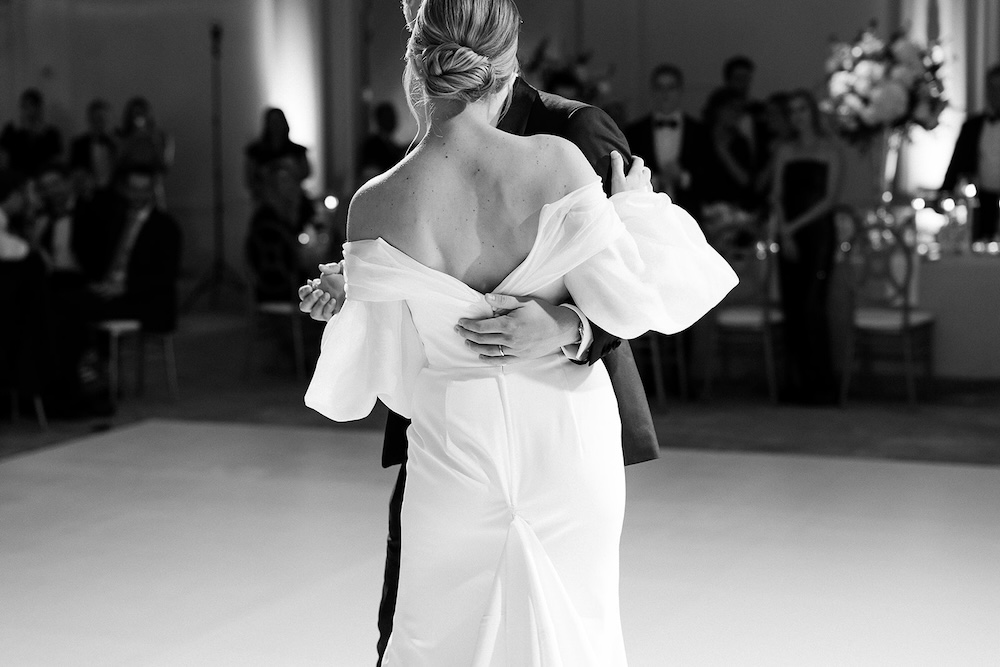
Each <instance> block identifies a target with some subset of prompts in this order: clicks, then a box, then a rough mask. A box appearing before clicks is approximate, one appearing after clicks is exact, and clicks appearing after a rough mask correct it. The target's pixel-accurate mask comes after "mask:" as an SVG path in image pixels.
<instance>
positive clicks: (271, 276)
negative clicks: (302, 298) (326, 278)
mask: <svg viewBox="0 0 1000 667" xmlns="http://www.w3.org/2000/svg"><path fill="white" fill-rule="evenodd" d="M251 227H252V228H251V230H250V233H249V234H248V236H247V239H246V246H245V257H246V264H247V273H248V276H249V278H250V280H249V283H250V286H251V295H250V296H251V300H252V301H255V302H261V301H295V302H298V297H297V295H296V291H297V289H298V286H299V273H300V269H299V264H300V262H299V252H298V245H299V243H298V239H297V238H296V237H295V235H294V233H293V232H292V231H291V230H290V229H289V228H288V227H286V226H284V225H282V224H281V223H280V222H278V221H277V220H273V219H263V220H260V221H255V222H254V223H252V225H251Z"/></svg>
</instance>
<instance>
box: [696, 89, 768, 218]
mask: <svg viewBox="0 0 1000 667" xmlns="http://www.w3.org/2000/svg"><path fill="white" fill-rule="evenodd" d="M743 117H744V115H743V97H742V96H740V94H739V93H738V92H736V91H735V90H732V89H731V88H719V89H718V90H716V91H715V92H714V93H712V94H711V95H710V96H709V98H708V102H707V103H706V104H705V111H704V121H705V126H706V132H707V134H708V150H707V151H706V159H705V187H704V190H703V192H704V201H705V203H706V204H710V203H716V202H724V203H727V204H731V205H733V206H736V207H738V208H741V209H744V210H747V211H749V210H752V209H753V208H754V205H755V202H756V193H755V191H754V186H755V182H756V176H757V169H756V162H755V160H754V151H753V146H752V145H751V143H750V141H749V140H748V139H747V137H746V135H745V134H744V133H743V132H742V131H741V129H740V119H741V118H743Z"/></svg>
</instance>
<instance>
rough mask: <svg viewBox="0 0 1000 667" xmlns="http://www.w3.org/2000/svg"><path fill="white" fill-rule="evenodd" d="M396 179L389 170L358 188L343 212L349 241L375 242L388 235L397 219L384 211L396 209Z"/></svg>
mask: <svg viewBox="0 0 1000 667" xmlns="http://www.w3.org/2000/svg"><path fill="white" fill-rule="evenodd" d="M399 181H400V179H399V178H398V176H397V175H396V174H395V173H394V172H393V170H390V171H388V172H386V173H384V174H379V175H378V176H375V177H374V178H372V179H371V180H369V181H368V182H367V183H365V184H364V185H362V186H361V187H360V188H358V191H357V192H355V193H354V196H353V197H351V205H350V207H349V208H348V209H347V238H348V240H350V241H360V240H363V239H375V238H378V237H379V236H383V235H385V234H386V233H387V232H390V231H391V230H390V229H387V227H390V226H391V225H392V224H393V221H394V220H395V219H396V217H397V216H394V215H387V212H389V211H392V210H393V209H395V208H397V204H398V203H399V200H400V197H401V194H400V192H401V191H400V188H399Z"/></svg>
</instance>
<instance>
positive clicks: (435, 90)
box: [404, 0, 521, 105]
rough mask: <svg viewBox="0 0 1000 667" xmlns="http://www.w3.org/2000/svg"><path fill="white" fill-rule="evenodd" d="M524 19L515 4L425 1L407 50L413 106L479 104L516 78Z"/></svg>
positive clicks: (490, 0)
mask: <svg viewBox="0 0 1000 667" xmlns="http://www.w3.org/2000/svg"><path fill="white" fill-rule="evenodd" d="M520 25H521V16H520V14H519V13H518V11H517V6H516V5H515V4H514V2H513V0H424V2H423V3H422V4H421V6H420V9H419V10H418V11H417V16H416V18H415V19H414V21H413V32H412V34H411V35H410V40H409V42H408V43H407V47H406V72H405V74H404V82H405V85H406V90H407V91H409V93H410V96H411V102H412V103H413V104H414V105H419V102H420V100H413V99H412V97H413V96H414V94H415V93H418V92H422V93H424V97H425V98H426V99H428V100H434V99H447V100H457V101H461V102H466V103H470V102H477V101H479V100H481V99H483V98H484V97H487V96H488V95H491V94H494V93H496V92H498V91H500V90H501V89H503V87H504V85H505V84H506V83H507V82H508V81H509V80H510V79H511V77H513V76H514V74H516V73H517V37H518V31H519V29H520Z"/></svg>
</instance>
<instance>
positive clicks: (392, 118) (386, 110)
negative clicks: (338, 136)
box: [358, 102, 406, 183]
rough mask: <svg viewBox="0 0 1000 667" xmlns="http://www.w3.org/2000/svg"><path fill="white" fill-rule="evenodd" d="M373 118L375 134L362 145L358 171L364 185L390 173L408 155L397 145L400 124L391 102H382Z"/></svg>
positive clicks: (376, 108)
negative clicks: (397, 131)
mask: <svg viewBox="0 0 1000 667" xmlns="http://www.w3.org/2000/svg"><path fill="white" fill-rule="evenodd" d="M373 116H374V120H375V132H374V133H373V134H371V135H369V136H368V138H367V139H365V141H364V143H363V144H361V158H360V160H359V163H360V168H359V170H358V171H359V173H360V180H361V182H362V183H365V182H367V181H369V180H370V179H372V178H374V177H375V176H378V175H379V174H381V173H384V172H386V171H389V169H391V168H392V167H394V166H396V163H397V162H399V161H400V160H402V159H403V156H404V155H405V154H406V150H405V149H404V148H403V147H402V146H400V145H399V144H398V143H396V139H395V137H394V135H395V134H396V127H397V125H398V122H399V121H398V118H397V117H396V108H395V107H394V106H392V104H391V103H389V102H382V103H381V104H379V105H377V106H376V107H375V112H374V113H373Z"/></svg>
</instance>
